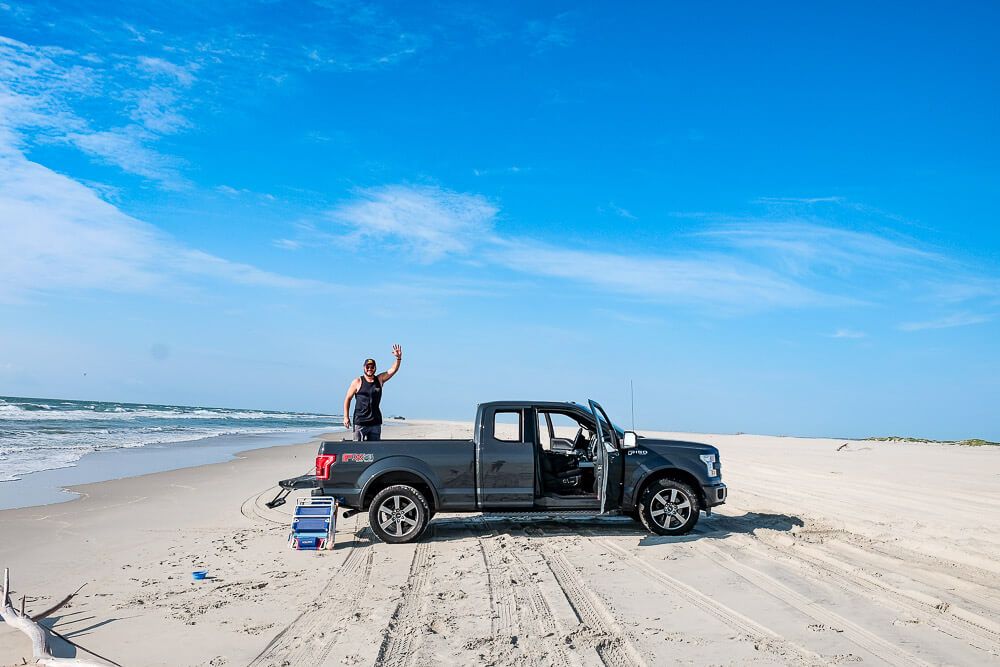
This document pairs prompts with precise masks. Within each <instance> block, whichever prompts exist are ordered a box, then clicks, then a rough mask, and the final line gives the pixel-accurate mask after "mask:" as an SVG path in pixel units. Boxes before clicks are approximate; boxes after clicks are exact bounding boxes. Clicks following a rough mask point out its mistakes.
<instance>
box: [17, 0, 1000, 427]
mask: <svg viewBox="0 0 1000 667" xmlns="http://www.w3.org/2000/svg"><path fill="white" fill-rule="evenodd" d="M501 5H502V6H501ZM997 25H1000V5H996V4H995V3H986V2H980V3H975V2H973V3H898V4H893V3H879V4H878V5H877V6H873V5H872V4H871V3H850V2H846V3H835V4H826V5H814V4H812V3H792V2H786V3H783V2H764V3H752V4H747V3H737V2H732V3H727V2H722V3H713V4H711V5H705V4H703V3H688V2H650V3H634V4H628V5H614V4H611V3H563V2H545V3H538V2H524V3H481V4H473V3H459V2H428V3H404V2H399V3H367V2H366V3H362V2H353V1H336V0H323V1H318V0H316V1H313V2H307V1H296V2H281V1H266V2H228V1H225V0H220V1H219V2H212V3H202V2H198V3H194V2H191V3H187V2H155V3H143V2H135V3H105V2H60V3H18V2H11V1H10V0H0V395H8V396H10V395H13V396H37V397H59V398H78V399H91V400H112V401H127V402H153V403H174V404H182V405H210V406H222V407H248V408H262V409H276V410H298V411H319V412H327V413H339V412H340V411H341V406H342V403H343V396H344V392H345V391H346V389H347V385H348V383H349V382H350V380H351V379H352V378H353V377H356V376H357V375H358V374H360V373H361V370H362V369H361V366H362V361H363V360H364V358H365V357H368V356H372V357H375V358H376V359H377V360H378V362H379V365H380V369H385V368H387V367H388V366H389V364H390V363H391V361H392V355H391V346H392V344H393V343H400V344H401V345H402V346H403V350H404V359H403V367H402V370H401V371H400V372H399V374H398V375H397V376H396V377H395V378H393V380H392V381H391V383H390V385H389V386H388V387H387V389H386V393H385V398H384V400H383V411H384V412H385V413H386V414H402V415H406V416H408V417H411V418H415V417H423V418H447V419H461V420H470V419H472V417H473V415H474V410H475V406H476V404H477V403H479V402H482V401H489V400H501V399H528V400H575V401H578V402H584V401H586V399H587V398H594V399H597V400H599V401H601V402H602V403H603V404H604V405H605V407H606V408H607V409H608V411H609V412H610V413H611V414H612V416H613V417H614V418H615V419H616V421H619V422H620V423H621V424H623V425H625V426H627V427H628V426H632V424H633V417H632V403H633V395H634V413H635V417H634V424H635V426H636V427H637V428H639V429H640V430H641V429H666V430H677V431H695V432H712V433H731V432H747V433H767V434H777V435H810V436H832V437H865V436H885V435H907V436H917V437H930V438H940V439H961V438H971V437H980V438H987V439H992V440H1000V409H998V407H997V406H998V405H1000V262H998V259H1000V257H998V250H1000V225H998V224H997V222H998V213H1000V197H998V193H1000V134H998V127H1000V114H998V110H1000V107H998V101H1000V41H998V40H996V39H995V29H996V26H997Z"/></svg>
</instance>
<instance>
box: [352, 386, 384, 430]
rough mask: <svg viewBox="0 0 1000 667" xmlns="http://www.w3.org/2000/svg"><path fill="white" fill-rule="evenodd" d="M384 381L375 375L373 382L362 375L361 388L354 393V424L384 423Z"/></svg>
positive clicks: (370, 424) (371, 424) (373, 424)
mask: <svg viewBox="0 0 1000 667" xmlns="http://www.w3.org/2000/svg"><path fill="white" fill-rule="evenodd" d="M381 402H382V382H381V380H379V379H378V376H377V375H376V376H375V380H374V381H373V382H369V381H368V380H366V379H365V378H364V376H362V377H361V388H360V389H358V393H357V394H355V395H354V425H355V426H378V425H379V424H381V423H382V411H381V410H380V409H379V407H378V406H379V403H381Z"/></svg>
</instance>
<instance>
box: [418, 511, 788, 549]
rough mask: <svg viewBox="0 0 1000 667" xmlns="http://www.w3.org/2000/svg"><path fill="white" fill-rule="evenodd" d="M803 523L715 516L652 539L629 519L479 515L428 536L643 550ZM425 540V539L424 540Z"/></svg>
mask: <svg viewBox="0 0 1000 667" xmlns="http://www.w3.org/2000/svg"><path fill="white" fill-rule="evenodd" d="M803 525H804V522H803V521H802V519H800V518H799V517H797V516H792V515H789V514H766V513H761V512H747V513H746V514H743V515H740V516H724V515H721V514H714V515H712V516H703V517H702V518H701V519H700V520H699V521H698V525H697V526H695V528H694V530H692V531H691V532H690V533H688V534H686V535H680V536H674V537H671V536H662V535H653V534H651V533H650V532H649V531H647V530H646V529H645V528H644V527H643V526H642V524H640V523H638V522H637V521H633V520H632V519H630V518H628V517H622V516H614V517H594V516H581V517H565V516H560V517H553V516H547V515H530V514H525V515H518V514H504V515H489V514H484V515H478V516H473V517H469V516H443V517H436V518H435V519H433V520H432V521H431V524H430V526H429V529H430V530H429V531H428V532H429V533H430V535H432V536H433V538H432V539H434V540H442V541H448V540H463V539H467V538H468V537H470V533H471V534H472V536H475V537H484V536H489V535H491V534H509V535H514V534H518V535H528V536H529V537H540V538H544V537H554V536H567V535H583V536H590V537H595V536H596V537H613V536H619V537H636V538H639V540H640V541H639V545H640V546H653V545H657V544H675V543H683V542H691V541H694V540H717V539H725V538H726V537H729V536H730V535H738V534H753V533H754V531H756V530H761V529H767V530H774V531H781V532H787V531H791V530H793V529H794V528H795V527H797V526H803ZM425 539H426V538H425Z"/></svg>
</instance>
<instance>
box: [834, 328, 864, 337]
mask: <svg viewBox="0 0 1000 667" xmlns="http://www.w3.org/2000/svg"><path fill="white" fill-rule="evenodd" d="M866 337H867V334H866V333H864V332H863V331H853V330H852V329H837V330H836V331H834V332H833V333H832V334H830V338H866Z"/></svg>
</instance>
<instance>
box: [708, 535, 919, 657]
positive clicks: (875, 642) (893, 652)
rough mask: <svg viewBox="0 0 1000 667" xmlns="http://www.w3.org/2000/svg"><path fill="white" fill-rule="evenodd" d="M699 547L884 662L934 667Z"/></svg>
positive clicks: (716, 551) (719, 552)
mask: <svg viewBox="0 0 1000 667" xmlns="http://www.w3.org/2000/svg"><path fill="white" fill-rule="evenodd" d="M695 547H696V548H697V549H698V550H699V551H701V552H702V553H704V554H705V555H707V556H708V557H709V558H711V559H712V560H713V561H715V562H716V563H718V564H719V565H720V566H722V567H724V568H726V569H727V570H729V571H730V572H732V573H734V574H736V575H738V576H739V577H741V578H743V579H745V580H746V581H748V582H750V583H751V584H753V585H754V586H756V587H758V588H760V589H761V590H762V591H764V592H766V593H769V594H770V595H772V596H773V597H775V598H777V599H779V600H781V601H782V602H784V603H785V604H788V605H789V606H791V607H793V608H795V609H797V610H799V611H800V612H802V613H803V614H805V615H806V616H809V617H810V618H812V619H814V620H816V621H818V622H819V623H822V624H824V625H827V626H830V627H836V628H838V629H840V630H842V631H843V632H844V635H845V636H846V637H847V638H848V639H850V640H851V641H852V642H854V643H855V644H856V645H858V646H860V647H861V648H863V649H865V650H866V651H868V652H869V653H871V654H872V655H874V656H876V657H878V658H879V659H880V660H883V661H884V662H886V663H888V664H890V665H897V666H898V667H909V666H910V665H920V666H922V667H930V663H928V662H925V661H923V660H921V659H920V658H918V657H917V656H915V655H913V654H912V653H910V652H908V651H906V650H904V649H903V648H901V647H899V646H897V645H896V644H894V643H892V642H890V641H889V640H886V639H883V638H882V637H880V636H878V635H877V634H875V633H874V632H871V631H869V630H866V629H865V628H863V627H861V626H860V625H858V624H856V623H854V622H853V621H850V620H848V619H846V618H844V617H843V616H841V615H840V614H837V613H835V612H832V611H829V610H828V609H824V608H823V607H822V606H820V605H819V604H816V603H815V602H813V601H812V600H810V599H808V598H807V597H805V596H804V595H802V594H801V593H799V592H797V591H794V590H792V589H791V588H789V587H788V586H785V585H784V584H783V583H781V582H780V581H778V580H777V579H775V578H773V577H771V576H770V575H768V574H766V573H764V572H761V571H760V570H758V569H756V568H754V567H751V566H749V565H745V564H743V563H740V562H739V561H737V560H736V559H735V558H733V557H732V556H730V555H729V554H727V553H725V552H724V551H722V550H721V549H719V548H718V547H715V546H713V545H710V544H703V543H695Z"/></svg>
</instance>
